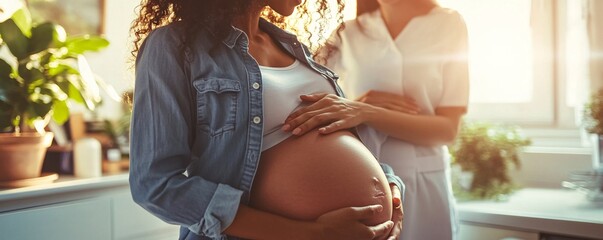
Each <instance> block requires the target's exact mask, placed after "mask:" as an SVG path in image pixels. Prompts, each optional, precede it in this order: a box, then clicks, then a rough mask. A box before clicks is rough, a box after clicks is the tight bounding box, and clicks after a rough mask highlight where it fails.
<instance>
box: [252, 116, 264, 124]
mask: <svg viewBox="0 0 603 240" xmlns="http://www.w3.org/2000/svg"><path fill="white" fill-rule="evenodd" d="M261 121H262V119H261V118H260V117H257V116H256V117H253V123H255V124H258V123H260V122H261Z"/></svg>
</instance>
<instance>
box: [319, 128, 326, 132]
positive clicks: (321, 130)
mask: <svg viewBox="0 0 603 240" xmlns="http://www.w3.org/2000/svg"><path fill="white" fill-rule="evenodd" d="M326 130H327V129H326V128H319V129H318V132H320V133H324V132H325V131H326Z"/></svg>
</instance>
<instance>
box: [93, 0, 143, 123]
mask: <svg viewBox="0 0 603 240" xmlns="http://www.w3.org/2000/svg"><path fill="white" fill-rule="evenodd" d="M138 4H139V1H138V0H129V1H123V0H105V19H104V37H105V38H107V39H108V40H109V42H110V45H109V47H107V48H106V49H104V50H103V51H101V52H99V53H94V54H88V55H86V56H87V57H88V61H89V63H90V65H91V67H92V70H93V71H94V72H95V73H96V74H98V75H99V76H100V77H101V78H103V79H104V80H105V81H106V82H108V83H109V84H110V85H112V86H113V87H114V88H115V89H116V90H117V92H118V93H120V94H121V93H123V92H124V91H127V90H131V89H132V88H133V85H134V73H133V67H132V64H133V63H130V62H129V59H130V46H131V41H130V35H129V28H130V24H131V23H132V20H134V17H135V11H134V10H135V7H136V6H137V5H138ZM103 97H104V98H103V99H105V102H104V103H103V105H102V106H101V107H100V108H99V109H98V114H99V116H100V117H102V118H108V119H117V118H119V117H120V116H121V114H122V110H121V103H119V102H115V101H112V100H110V98H109V97H108V96H106V95H104V96H103Z"/></svg>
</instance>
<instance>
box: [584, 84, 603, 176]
mask: <svg viewBox="0 0 603 240" xmlns="http://www.w3.org/2000/svg"><path fill="white" fill-rule="evenodd" d="M582 120H583V121H582V123H583V124H584V129H586V131H587V132H589V133H591V137H590V140H591V143H592V150H593V152H592V160H593V169H595V170H597V171H599V172H601V173H603V88H601V89H599V91H597V92H594V93H593V94H592V95H591V96H590V98H589V100H588V101H587V102H586V104H585V106H584V112H583V118H582Z"/></svg>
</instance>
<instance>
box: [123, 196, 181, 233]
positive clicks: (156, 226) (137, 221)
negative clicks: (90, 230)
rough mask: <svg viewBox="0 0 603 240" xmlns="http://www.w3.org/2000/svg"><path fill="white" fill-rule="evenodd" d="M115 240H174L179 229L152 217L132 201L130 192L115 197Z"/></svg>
mask: <svg viewBox="0 0 603 240" xmlns="http://www.w3.org/2000/svg"><path fill="white" fill-rule="evenodd" d="M113 213H114V216H113V219H114V221H113V226H114V228H113V229H114V234H115V235H114V238H113V239H115V240H138V239H140V240H143V239H144V240H162V239H165V240H168V239H169V240H173V239H177V238H178V232H179V227H178V226H175V225H170V224H167V223H165V222H163V221H161V220H160V219H159V218H156V217H155V216H153V215H151V214H150V213H149V212H147V211H145V210H144V209H143V208H142V207H140V206H138V205H137V204H136V203H134V201H133V200H132V196H131V195H130V193H129V192H123V193H119V194H116V195H115V196H113Z"/></svg>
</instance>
